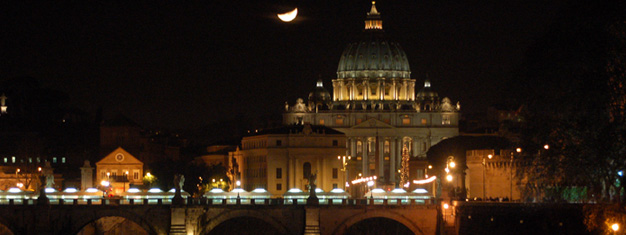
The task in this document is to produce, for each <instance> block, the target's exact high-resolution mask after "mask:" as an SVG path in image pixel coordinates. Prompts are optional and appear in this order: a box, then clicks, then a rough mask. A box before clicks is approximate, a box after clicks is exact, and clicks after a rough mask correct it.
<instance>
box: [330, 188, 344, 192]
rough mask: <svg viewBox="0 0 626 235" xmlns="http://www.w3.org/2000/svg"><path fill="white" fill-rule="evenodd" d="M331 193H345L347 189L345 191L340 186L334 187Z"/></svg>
mask: <svg viewBox="0 0 626 235" xmlns="http://www.w3.org/2000/svg"><path fill="white" fill-rule="evenodd" d="M330 192H331V193H344V192H345V191H343V189H340V188H334V189H333V190H330Z"/></svg>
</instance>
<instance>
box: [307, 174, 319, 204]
mask: <svg viewBox="0 0 626 235" xmlns="http://www.w3.org/2000/svg"><path fill="white" fill-rule="evenodd" d="M316 181H317V171H315V173H314V174H310V175H309V198H307V199H306V204H307V205H319V203H320V202H319V200H318V199H317V195H315V189H316V188H317V185H315V182H316Z"/></svg>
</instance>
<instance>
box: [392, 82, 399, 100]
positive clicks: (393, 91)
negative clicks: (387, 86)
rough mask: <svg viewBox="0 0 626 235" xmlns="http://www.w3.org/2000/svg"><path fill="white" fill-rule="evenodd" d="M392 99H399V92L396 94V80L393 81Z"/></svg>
mask: <svg viewBox="0 0 626 235" xmlns="http://www.w3.org/2000/svg"><path fill="white" fill-rule="evenodd" d="M391 99H393V100H397V99H398V94H396V81H392V82H391Z"/></svg>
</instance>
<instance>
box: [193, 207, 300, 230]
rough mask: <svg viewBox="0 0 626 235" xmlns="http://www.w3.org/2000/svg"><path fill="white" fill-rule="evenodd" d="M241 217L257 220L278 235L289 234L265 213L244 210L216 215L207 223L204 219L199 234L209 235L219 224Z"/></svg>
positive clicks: (278, 222)
mask: <svg viewBox="0 0 626 235" xmlns="http://www.w3.org/2000/svg"><path fill="white" fill-rule="evenodd" d="M241 217H252V218H255V219H259V220H261V221H263V222H265V223H267V224H269V225H270V226H272V227H273V228H275V229H276V230H277V231H278V232H279V233H280V234H289V232H288V229H287V228H286V227H285V226H284V225H283V224H281V223H280V221H278V220H276V219H275V218H273V217H272V216H269V215H267V214H265V213H261V212H258V211H254V210H245V209H242V210H229V211H225V212H222V213H220V214H219V215H217V216H216V217H214V218H212V219H210V220H208V221H206V219H205V221H204V222H203V223H202V224H201V230H200V234H209V233H210V232H211V231H212V230H213V229H215V228H216V227H217V226H219V225H220V224H222V223H224V222H226V221H228V220H231V219H236V218H241Z"/></svg>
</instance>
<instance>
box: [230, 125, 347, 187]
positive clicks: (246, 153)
mask: <svg viewBox="0 0 626 235" xmlns="http://www.w3.org/2000/svg"><path fill="white" fill-rule="evenodd" d="M345 144H346V137H345V135H344V134H343V133H341V132H338V131H336V130H333V129H331V128H328V127H325V126H319V125H309V124H306V125H289V126H284V127H279V128H274V129H267V130H259V131H258V132H256V133H253V134H252V135H250V136H247V137H244V138H243V139H242V141H241V149H237V150H236V151H234V152H230V153H229V155H230V158H231V159H234V161H233V160H231V161H230V163H231V165H230V167H231V168H235V169H236V170H235V172H237V173H235V174H234V175H233V176H232V179H231V182H236V181H237V180H240V181H241V187H242V188H243V189H244V190H246V191H252V190H254V189H256V188H264V189H266V190H267V191H268V192H270V193H271V194H272V196H274V197H279V196H282V195H283V194H284V193H285V192H287V191H288V190H289V189H291V188H299V189H301V190H303V191H306V190H308V185H309V176H310V175H311V174H316V176H317V177H316V185H317V188H320V189H322V190H324V191H325V192H330V190H332V189H334V188H341V189H343V187H344V185H343V182H345V178H344V177H345V176H344V174H343V172H342V171H341V167H342V166H341V164H342V161H341V160H338V159H337V156H339V155H344V154H345V153H346V146H345Z"/></svg>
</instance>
